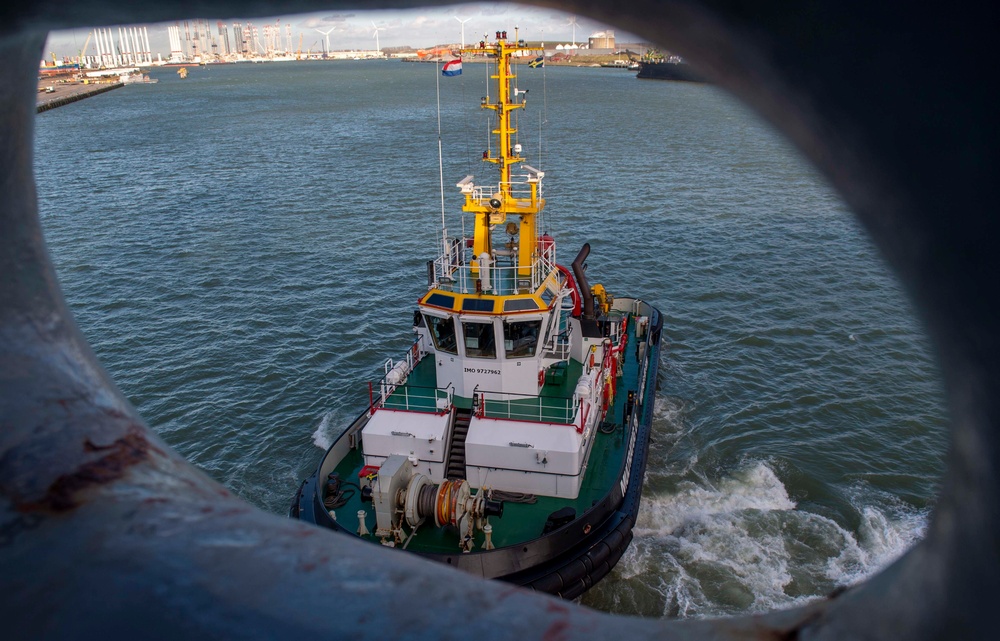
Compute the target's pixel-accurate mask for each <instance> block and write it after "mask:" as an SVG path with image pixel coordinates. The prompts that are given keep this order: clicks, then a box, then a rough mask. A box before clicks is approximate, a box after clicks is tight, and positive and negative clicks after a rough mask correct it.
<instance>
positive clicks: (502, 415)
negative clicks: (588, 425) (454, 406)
mask: <svg viewBox="0 0 1000 641" xmlns="http://www.w3.org/2000/svg"><path fill="white" fill-rule="evenodd" d="M473 398H474V403H475V404H476V407H475V410H474V413H475V414H476V416H478V417H480V418H492V419H498V420H502V421H531V422H535V423H555V424H559V425H572V424H573V423H574V419H575V418H576V413H577V409H578V407H577V406H578V403H577V401H576V398H575V397H574V398H565V397H557V396H533V395H530V394H513V393H509V392H483V391H479V390H476V391H475V392H474V397H473Z"/></svg>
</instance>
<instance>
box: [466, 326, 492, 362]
mask: <svg viewBox="0 0 1000 641" xmlns="http://www.w3.org/2000/svg"><path fill="white" fill-rule="evenodd" d="M462 334H463V335H464V336H465V355H466V356H471V357H473V358H496V357H497V342H496V337H495V336H494V334H493V323H462Z"/></svg>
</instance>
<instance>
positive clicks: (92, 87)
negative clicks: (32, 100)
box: [36, 78, 125, 113]
mask: <svg viewBox="0 0 1000 641" xmlns="http://www.w3.org/2000/svg"><path fill="white" fill-rule="evenodd" d="M123 86H125V85H124V83H123V82H122V81H121V80H115V81H114V82H90V83H84V82H79V81H70V82H67V81H66V80H63V79H60V80H56V79H54V78H42V79H40V80H39V81H38V99H37V102H36V104H37V106H38V109H37V112H36V113H42V112H43V111H48V110H49V109H55V108H56V107H62V106H63V105H68V104H69V103H71V102H76V101H77V100H83V99H84V98H90V97H91V96H96V95H97V94H101V93H104V92H105V91H111V90H112V89H117V88H119V87H123Z"/></svg>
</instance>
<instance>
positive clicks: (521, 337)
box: [503, 320, 542, 358]
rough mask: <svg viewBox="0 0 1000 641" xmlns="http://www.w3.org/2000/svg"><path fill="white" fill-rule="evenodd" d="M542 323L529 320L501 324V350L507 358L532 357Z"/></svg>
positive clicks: (536, 346)
mask: <svg viewBox="0 0 1000 641" xmlns="http://www.w3.org/2000/svg"><path fill="white" fill-rule="evenodd" d="M541 331H542V321H540V320H529V321H518V322H514V323H504V324H503V349H504V353H505V354H506V355H507V358H524V357H526V356H534V355H535V350H536V349H537V348H538V335H539V334H540V333H541Z"/></svg>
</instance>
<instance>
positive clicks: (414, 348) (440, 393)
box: [368, 338, 455, 414]
mask: <svg viewBox="0 0 1000 641" xmlns="http://www.w3.org/2000/svg"><path fill="white" fill-rule="evenodd" d="M424 355H425V352H423V351H422V349H421V346H420V339H419V338H418V339H417V340H415V341H414V342H413V345H411V346H410V349H408V350H406V356H404V357H403V358H402V359H400V360H399V361H393V360H392V359H391V358H390V359H387V360H386V361H385V364H384V366H383V369H384V371H385V375H384V376H382V379H381V380H379V381H378V382H377V383H374V384H373V383H369V384H368V405H369V410H368V411H369V413H372V412H374V411H375V410H378V409H388V410H402V411H407V412H427V413H433V414H442V413H445V412H449V411H451V407H452V402H453V399H454V396H455V389H454V387H453V386H452V385H449V386H448V387H446V388H443V389H442V388H437V387H426V386H420V385H408V384H407V383H406V379H407V377H408V376H409V375H410V374H411V373H412V372H413V370H414V369H415V368H416V367H417V363H419V362H420V359H421V358H423V356H424ZM376 389H377V390H378V394H377V396H376V393H375V390H376Z"/></svg>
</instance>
